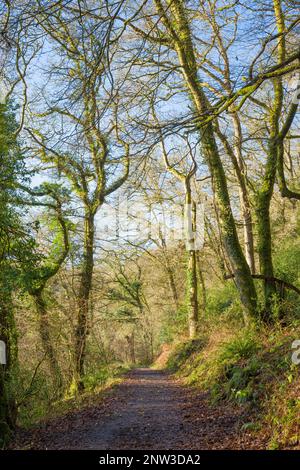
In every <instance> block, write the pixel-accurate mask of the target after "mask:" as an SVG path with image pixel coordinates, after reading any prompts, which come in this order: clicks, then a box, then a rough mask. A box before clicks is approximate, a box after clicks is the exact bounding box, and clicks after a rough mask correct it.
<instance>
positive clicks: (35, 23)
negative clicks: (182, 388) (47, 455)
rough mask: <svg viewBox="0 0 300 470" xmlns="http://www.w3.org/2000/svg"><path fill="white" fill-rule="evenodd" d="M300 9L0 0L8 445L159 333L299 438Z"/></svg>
mask: <svg viewBox="0 0 300 470" xmlns="http://www.w3.org/2000/svg"><path fill="white" fill-rule="evenodd" d="M299 7H300V4H299V2H298V1H296V0H295V1H294V0H253V1H239V0H238V1H232V2H230V1H224V0H199V1H194V0H189V1H184V0H144V1H140V2H137V1H133V0H120V1H119V0H118V1H110V0H97V1H94V0H56V1H53V2H51V1H48V0H22V1H14V0H3V1H2V2H1V6H0V12H1V19H0V34H1V36H0V41H1V52H0V72H1V75H0V95H1V102H0V161H1V166H0V191H1V192H0V264H1V269H0V339H1V341H2V342H3V343H1V344H2V347H3V344H5V345H6V364H3V365H0V368H1V375H0V440H1V445H2V446H5V445H6V444H7V443H8V441H9V440H10V439H11V438H12V437H13V434H14V430H15V428H16V426H21V427H26V426H31V425H32V424H33V423H36V422H38V421H39V420H41V419H45V418H47V416H49V415H50V414H51V412H53V410H55V409H57V410H59V411H58V412H61V410H62V409H65V408H66V407H68V406H73V405H74V403H75V402H76V403H78V401H80V400H82V399H83V398H82V397H84V396H87V395H88V394H91V393H95V390H98V389H99V388H100V389H101V388H103V387H108V386H109V384H111V383H113V382H114V380H118V377H119V376H120V374H122V372H124V371H126V370H128V369H129V368H131V367H135V366H137V365H143V366H150V365H151V364H153V362H155V361H156V360H157V358H158V357H159V355H160V354H161V353H162V351H163V354H164V352H165V353H167V351H168V352H169V353H170V354H171V352H170V351H173V353H172V354H173V355H172V356H171V357H170V359H169V363H168V366H169V367H170V368H171V369H172V370H174V371H178V370H179V369H180V367H181V369H180V370H181V374H182V375H184V376H185V377H186V380H187V382H189V383H193V384H196V385H197V384H198V386H203V387H206V389H208V390H210V391H211V392H212V393H214V396H215V398H216V399H218V400H224V399H225V400H227V399H228V400H231V401H235V402H237V403H238V405H239V406H242V405H244V406H246V405H247V406H250V405H251V406H256V405H257V401H258V398H257V395H255V396H256V398H255V400H254V399H253V396H254V394H255V393H256V392H254V389H252V388H253V387H254V388H255V387H256V386H257V384H258V383H260V382H259V379H258V378H259V377H261V375H260V374H266V372H265V371H266V370H267V368H266V367H264V366H265V365H266V363H267V364H268V367H269V368H268V370H270V369H272V370H273V371H274V374H275V375H276V374H277V375H276V377H277V378H276V380H275V381H274V385H272V387H273V388H272V387H271V388H270V387H269V389H268V390H267V391H266V392H265V393H264V394H263V396H264V397H265V396H268V397H270V396H272V397H273V398H272V400H273V401H272V403H273V404H272V407H271V413H272V416H271V418H270V417H269V418H264V419H269V421H268V423H269V427H270V428H271V431H270V436H271V438H272V439H273V441H272V445H273V447H274V448H276V446H277V445H281V444H282V443H283V444H282V445H283V446H284V445H286V443H288V444H289V445H290V444H291V443H293V444H294V445H297V444H299V441H300V436H299V415H300V400H299V387H300V385H299V367H300V366H297V365H295V364H293V363H292V360H291V353H292V350H291V347H292V341H293V340H297V339H300V309H299V294H300V277H299V261H300V239H299V224H300V218H299V217H300V212H299V206H298V201H299V199H300V185H299V177H300V165H299V137H300V136H299V112H298V109H299V108H298V103H299V98H300V75H299V74H300V49H299V33H300V15H299V11H300V10H299ZM122 204H126V210H125V212H124V211H123V212H122V214H121V215H122V216H121V215H120V207H121V205H122ZM175 207H176V208H177V209H178V208H179V209H180V210H179V212H180V214H181V217H182V219H183V223H184V225H185V227H188V228H189V230H188V231H187V232H188V234H187V238H188V239H186V237H181V236H179V235H178V233H177V234H176V233H175V232H176V230H178V231H179V230H180V228H178V226H175V227H173V228H172V227H171V228H170V227H167V228H166V224H165V221H164V217H162V216H161V214H162V213H165V214H168V215H170V214H172V213H173V211H174V208H175ZM187 207H189V208H190V209H191V210H190V212H189V211H188V210H187V209H186V208H187ZM153 208H154V209H153ZM137 221H138V222H137ZM197 221H198V222H197ZM122 223H124V224H125V226H124V227H123V226H122ZM126 224H127V226H126ZM128 224H129V225H130V227H131V229H130V228H129V229H128ZM150 225H151V227H150ZM196 226H197V230H198V229H199V230H200V231H201V230H203V232H204V234H203V240H201V243H200V244H199V245H197V244H196V242H195V237H196V235H195V233H196V232H195V230H193V229H195V227H196ZM132 227H133V228H132ZM149 227H150V228H149ZM130 230H132V231H133V234H132V233H130ZM201 237H202V235H201ZM201 237H200V238H201ZM224 344H225V346H224ZM205 345H206V346H205ZM207 345H209V347H208V348H207V350H206V352H205V351H204V352H205V354H204V356H203V357H208V356H209V359H208V362H207V363H204V364H203V363H202V364H201V363H200V362H199V361H200V359H201V357H202V352H201V351H203V347H204V348H205V347H207ZM226 345H227V346H226ZM226 347H227V349H226ZM174 348H175V350H174ZM197 348H198V349H197ZM218 348H220V350H219V349H218ZM222 348H223V349H222ZM224 348H225V349H224ZM212 350H213V353H212V352H211V351H212ZM174 351H175V352H174ZM195 351H196V352H195ZM220 351H221V352H220ZM224 351H226V354H227V356H226V354H225V353H224ZM264 352H265V353H266V354H265V355H264ZM267 352H269V353H270V354H269V355H268V354H267ZM195 354H196V355H195ZM210 354H214V355H213V356H210ZM272 354H273V356H272ZM274 354H275V356H274ZM267 356H268V357H267ZM271 357H272V359H270V358H271ZM197 358H198V362H197V360H196V359H197ZM254 359H255V360H254ZM209 361H210V362H209ZM226 361H227V362H226ZM243 361H244V362H243ZM247 361H248V362H247ZM249 361H250V363H249ZM255 361H256V362H255ZM267 361H268V362H267ZM183 364H184V365H183ZM199 364H200V365H199ZM233 366H234V367H235V369H234V373H235V375H234V374H231V372H230V371H232V369H230V367H231V368H232V367H233ZM222 367H223V368H222ZM238 367H239V369H238ZM249 368H250V369H249ZM237 370H238V371H239V374H240V375H238V374H237ZM224 371H227V372H226V373H225V372H224ZM249 371H250V372H249ZM262 371H263V372H262ZM226 374H227V375H226ZM230 374H231V375H230ZM247 374H248V375H247ZM254 376H255V377H256V379H255V380H256V382H255V384H254V382H253V377H254ZM263 377H264V380H262V383H263V384H265V386H266V387H267V386H269V385H270V382H272V380H271V379H270V377H269V376H268V375H266V376H263ZM268 377H269V378H268ZM267 382H268V384H267ZM253 384H254V385H253ZM278 384H281V387H283V386H284V384H286V387H287V388H286V389H282V393H283V394H284V395H285V396H286V397H287V399H289V402H288V403H289V404H288V405H287V406H290V408H289V409H288V412H287V410H286V408H284V406H285V405H284V404H282V402H281V405H280V406H281V407H279V406H278V403H279V402H280V401H281V400H282V399H280V398H278V400H277V401H276V400H275V398H274V397H276V394H277V395H278V396H279V397H280V392H279V385H278ZM212 386H214V388H213V390H211V387H212ZM251 387H252V388H251ZM276 387H277V388H276ZM256 390H257V389H256ZM260 390H261V389H260ZM292 390H293V392H292ZM295 390H298V393H296V392H295ZM290 393H294V395H289V394H290ZM259 400H260V402H259V403H260V406H262V408H263V405H262V403H263V398H261V397H259ZM268 400H269V398H268ZM291 401H293V404H292V405H291V404H290V403H291ZM270 403H271V402H270ZM260 409H261V408H260ZM269 411H270V409H269ZM282 416H285V417H287V416H289V417H290V418H289V420H288V423H287V421H286V420H284V419H283V418H282ZM281 420H282V421H281ZM282 423H285V425H284V426H283V424H282ZM282 433H283V434H284V435H283V434H282ZM275 434H276V435H275ZM274 436H275V437H274Z"/></svg>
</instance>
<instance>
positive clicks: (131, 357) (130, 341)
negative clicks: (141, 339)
mask: <svg viewBox="0 0 300 470" xmlns="http://www.w3.org/2000/svg"><path fill="white" fill-rule="evenodd" d="M126 340H127V344H128V349H129V361H130V363H131V364H135V362H136V360H135V344H134V331H133V332H132V333H131V334H130V335H127V336H126Z"/></svg>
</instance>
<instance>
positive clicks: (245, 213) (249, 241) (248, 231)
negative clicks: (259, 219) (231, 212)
mask: <svg viewBox="0 0 300 470" xmlns="http://www.w3.org/2000/svg"><path fill="white" fill-rule="evenodd" d="M232 119H233V127H234V137H235V144H234V149H235V155H236V160H237V166H238V168H237V169H236V170H237V178H238V181H239V198H240V206H241V216H242V220H243V229H244V246H245V257H246V261H247V263H248V266H249V268H250V271H251V274H255V257H254V239H253V224H252V214H251V206H250V201H249V195H248V191H247V186H246V180H245V165H244V161H243V155H242V130H241V123H240V120H239V117H238V115H237V114H236V113H234V115H233V118H232Z"/></svg>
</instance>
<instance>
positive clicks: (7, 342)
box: [0, 294, 18, 447]
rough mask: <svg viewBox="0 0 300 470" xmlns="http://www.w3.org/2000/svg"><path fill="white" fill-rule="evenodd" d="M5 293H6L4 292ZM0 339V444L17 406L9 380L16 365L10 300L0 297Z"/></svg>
mask: <svg viewBox="0 0 300 470" xmlns="http://www.w3.org/2000/svg"><path fill="white" fill-rule="evenodd" d="M4 295H6V294H4ZM0 340H1V341H2V342H3V343H1V347H4V348H5V351H3V353H4V352H5V353H6V354H5V355H6V364H0V446H1V447H3V446H4V445H5V444H6V443H7V442H8V440H9V439H10V437H11V435H12V433H13V430H14V428H15V425H16V419H17V407H16V401H15V396H14V390H13V388H12V385H11V382H12V379H13V377H12V376H13V373H14V369H15V368H16V366H17V355H18V350H17V333H16V328H15V323H14V318H13V312H12V305H11V302H10V301H5V300H3V299H0Z"/></svg>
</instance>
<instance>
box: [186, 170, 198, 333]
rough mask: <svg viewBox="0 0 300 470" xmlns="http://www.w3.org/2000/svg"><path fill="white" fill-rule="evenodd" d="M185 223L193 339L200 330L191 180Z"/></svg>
mask: <svg viewBox="0 0 300 470" xmlns="http://www.w3.org/2000/svg"><path fill="white" fill-rule="evenodd" d="M185 203H186V208H185V225H186V228H187V233H186V243H187V245H188V246H187V249H188V265H187V296H188V328H189V337H190V338H191V339H193V338H195V337H196V336H197V330H198V309H199V305H198V279H197V251H196V240H195V236H196V220H197V212H196V203H195V202H194V201H193V200H192V195H191V187H190V181H189V179H187V181H186V199H185Z"/></svg>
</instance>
